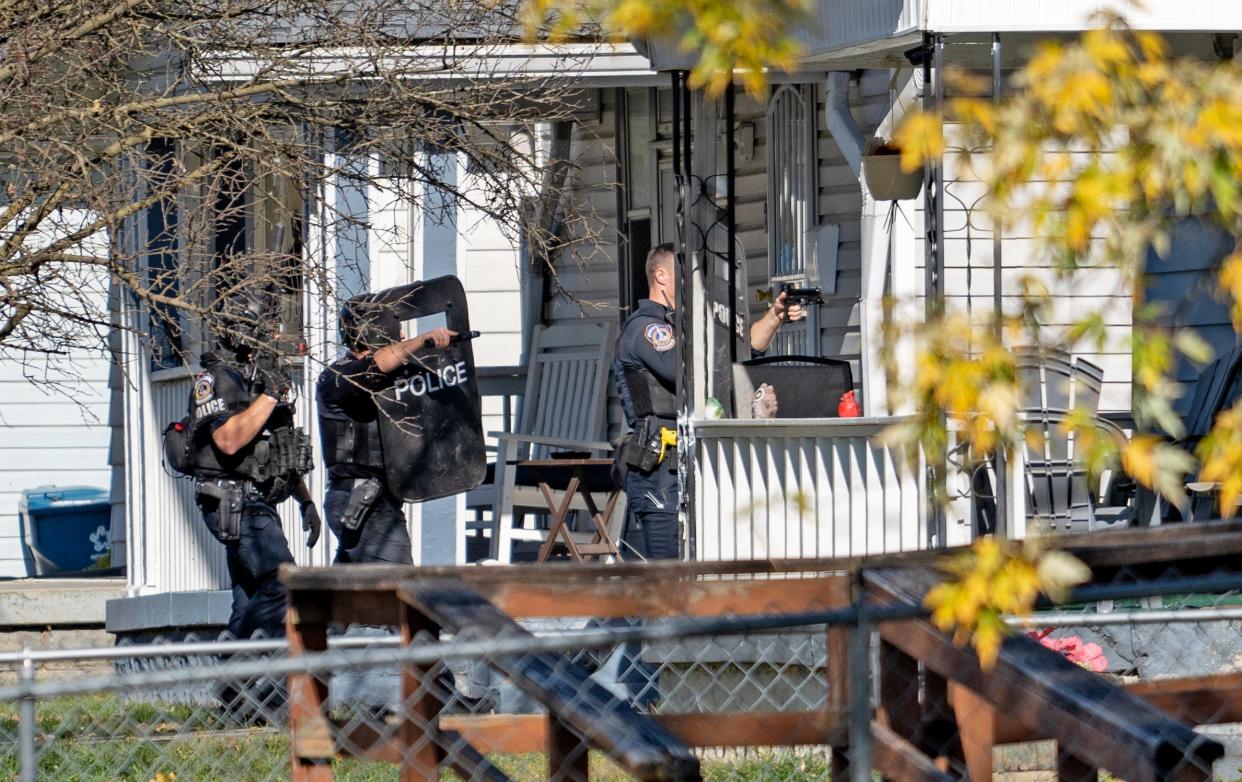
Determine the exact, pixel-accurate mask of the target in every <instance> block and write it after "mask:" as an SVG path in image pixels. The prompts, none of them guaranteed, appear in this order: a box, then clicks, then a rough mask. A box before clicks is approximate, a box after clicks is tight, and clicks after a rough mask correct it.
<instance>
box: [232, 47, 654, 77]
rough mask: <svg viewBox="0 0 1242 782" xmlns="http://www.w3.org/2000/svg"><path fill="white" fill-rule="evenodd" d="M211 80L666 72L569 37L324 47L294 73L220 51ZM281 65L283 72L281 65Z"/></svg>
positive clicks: (635, 56)
mask: <svg viewBox="0 0 1242 782" xmlns="http://www.w3.org/2000/svg"><path fill="white" fill-rule="evenodd" d="M211 66H212V68H211V78H212V79H214V80H218V81H224V82H235V81H248V80H251V79H256V78H257V79H263V80H279V79H281V78H293V79H299V80H306V79H323V80H331V79H334V78H339V77H341V76H344V75H350V77H351V78H358V79H364V78H366V77H367V74H368V73H372V72H379V71H380V70H382V69H391V71H392V72H398V73H403V74H405V78H406V79H409V80H412V81H428V82H441V83H443V82H450V83H451V82H463V83H467V84H469V83H477V82H487V81H496V80H500V79H505V80H515V79H516V80H527V81H529V82H530V83H531V85H532V87H538V86H539V85H540V84H542V83H549V82H552V83H557V82H568V81H572V83H573V85H574V86H576V87H584V88H589V87H622V86H633V87H641V86H655V85H658V84H664V83H666V82H667V77H665V76H661V75H660V74H657V73H656V71H654V70H652V68H651V64H650V62H648V60H647V58H646V57H643V56H642V55H640V54H639V53H638V52H637V51H635V49H634V47H633V46H632V45H630V44H629V43H619V42H615V43H614V42H597V41H590V42H568V43H562V44H547V43H531V44H528V43H482V44H478V45H454V46H445V45H439V44H424V45H420V46H413V47H409V48H407V49H403V50H394V51H391V52H389V53H388V54H387V55H386V57H384V58H383V59H382V60H377V59H376V57H375V53H374V52H372V51H368V50H364V49H325V50H318V51H315V52H311V53H307V54H306V55H304V56H301V57H299V58H298V60H297V63H296V71H295V72H291V73H288V74H283V73H282V74H277V73H274V71H275V70H277V68H275V67H274V64H273V63H272V62H271V61H270V60H268V59H265V58H264V57H262V56H256V55H255V54H254V53H252V52H247V51H234V52H221V53H220V54H219V55H218V57H216V58H214V59H213V61H212V63H211ZM279 70H289V69H288V68H279Z"/></svg>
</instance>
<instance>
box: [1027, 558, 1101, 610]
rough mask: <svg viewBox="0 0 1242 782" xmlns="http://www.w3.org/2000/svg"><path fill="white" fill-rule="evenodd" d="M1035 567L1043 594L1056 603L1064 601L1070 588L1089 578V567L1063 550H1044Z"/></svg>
mask: <svg viewBox="0 0 1242 782" xmlns="http://www.w3.org/2000/svg"><path fill="white" fill-rule="evenodd" d="M1036 568H1037V570H1038V571H1039V583H1040V585H1041V586H1042V587H1043V591H1044V594H1046V595H1048V597H1049V598H1051V599H1052V600H1053V601H1054V602H1057V603H1061V602H1064V601H1065V599H1066V598H1067V597H1068V596H1069V591H1070V589H1071V588H1073V587H1076V586H1078V585H1079V584H1084V583H1086V582H1087V581H1089V580H1090V579H1091V568H1089V567H1087V566H1086V565H1085V564H1084V563H1083V561H1082V560H1081V559H1079V558H1078V557H1076V556H1074V555H1073V554H1067V553H1065V552H1064V551H1048V552H1046V553H1045V554H1044V555H1043V556H1042V557H1040V558H1039V564H1038V565H1037V566H1036Z"/></svg>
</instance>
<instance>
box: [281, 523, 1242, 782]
mask: <svg viewBox="0 0 1242 782" xmlns="http://www.w3.org/2000/svg"><path fill="white" fill-rule="evenodd" d="M1068 548H1069V550H1070V551H1071V552H1072V553H1074V554H1076V555H1077V556H1079V557H1080V558H1081V559H1083V561H1085V562H1086V563H1087V564H1088V565H1089V566H1090V567H1091V568H1092V570H1093V573H1094V574H1095V576H1096V578H1098V579H1099V580H1101V581H1102V582H1105V583H1113V582H1115V581H1116V580H1117V579H1119V578H1123V577H1124V578H1128V579H1144V578H1147V579H1151V578H1159V577H1161V576H1164V575H1167V573H1168V572H1169V569H1170V567H1172V568H1173V569H1175V570H1176V571H1177V573H1178V574H1180V575H1190V574H1195V573H1207V572H1229V573H1239V572H1242V523H1223V524H1207V525H1193V526H1181V527H1165V528H1158V529H1152V530H1135V531H1132V532H1122V533H1105V534H1101V535H1093V536H1086V537H1080V538H1078V539H1075V540H1074V541H1073V544H1072V545H1071V546H1069V547H1068ZM937 556H939V555H938V554H937V553H934V552H912V553H904V554H896V555H888V556H881V557H877V558H871V559H867V560H863V559H859V558H837V559H826V560H785V561H751V562H714V563H713V562H703V563H657V564H651V565H624V564H622V565H613V566H609V565H559V564H550V565H544V566H540V567H522V566H516V567H509V568H478V567H474V568H421V569H420V568H410V567H401V566H378V565H359V566H351V567H342V568H333V569H309V568H290V569H287V570H285V571H284V572H283V574H282V577H283V579H284V581H285V583H286V585H287V586H288V588H289V615H288V630H289V636H290V652H291V653H292V654H304V653H307V652H311V651H315V650H322V649H326V646H327V643H326V641H327V633H326V628H327V626H328V624H330V623H341V624H349V623H359V624H377V625H395V626H397V627H399V628H400V630H401V635H402V638H403V640H404V641H405V643H407V644H408V643H411V642H413V641H414V638H415V635H416V634H417V632H418V631H419V630H420V629H421V630H428V631H431V632H432V633H433V634H434V633H438V632H439V631H440V630H444V631H448V632H452V631H455V630H460V629H462V628H464V627H466V626H468V625H474V626H479V627H483V628H484V629H485V630H490V631H491V632H493V633H499V632H504V633H507V634H512V633H515V632H519V631H518V630H516V629H515V628H516V625H514V620H516V619H524V618H533V617H583V616H592V617H597V618H619V617H639V618H667V617H711V616H722V615H735V614H736V615H754V614H801V613H806V612H820V611H832V610H838V609H842V608H847V607H849V606H852V605H855V604H856V603H855V601H856V600H857V599H858V598H860V597H865V599H866V600H867V603H868V604H869V605H877V604H881V603H907V604H918V603H919V602H921V600H922V596H923V595H924V594H925V592H926V589H927V588H928V587H929V586H930V585H931V584H932V583H934V581H935V575H934V570H933V567H932V566H933V564H934V562H935V560H936V558H937ZM851 627H852V626H851V625H849V624H838V625H833V626H831V627H830V629H828V630H827V639H826V648H827V655H826V660H825V662H824V663H822V665H823V667H822V668H821V675H822V676H823V677H824V681H825V685H826V692H827V697H826V700H825V702H824V705H823V707H822V708H818V709H816V710H813V711H786V712H763V711H747V710H737V711H733V712H725V713H708V714H705V713H658V714H652V715H641V714H637V713H633V712H627V711H626V710H627V709H629V707H628V706H626V705H624V704H621V703H619V702H616V701H609V700H607V699H606V698H602V697H601V698H593V699H592V698H588V699H587V700H586V702H585V703H584V702H576V701H575V699H574V698H573V697H562V696H563V695H564V694H565V693H568V692H569V691H570V690H574V691H576V690H577V689H580V688H583V687H587V686H589V685H586V684H584V683H583V681H582V677H581V674H580V673H575V672H573V671H569V670H559V671H558V670H555V669H554V667H550V666H548V665H546V664H545V665H544V667H543V668H542V669H540V670H536V671H531V670H523V669H521V666H522V662H521V661H520V660H514V659H510V660H508V661H500V662H501V665H500V666H499V667H501V668H502V670H503V671H504V672H505V673H506V674H507V675H508V676H509V677H510V678H511V680H513V681H514V683H515V684H517V685H518V686H519V687H522V688H524V689H525V690H526V691H527V692H528V693H529V694H531V695H533V696H535V697H536V699H537V700H540V701H541V702H542V703H543V704H544V705H545V706H546V707H547V709H548V712H549V714H548V715H529V714H494V715H468V714H447V713H441V712H440V711H439V709H438V704H436V703H435V702H434V701H433V700H430V699H427V698H420V697H415V696H416V695H417V694H418V693H419V692H420V691H419V688H418V684H419V682H420V676H425V675H426V672H425V671H421V670H419V669H417V668H416V667H413V666H410V667H409V668H408V669H407V670H406V672H405V676H406V686H405V688H404V694H405V695H406V696H409V697H410V700H408V701H407V706H406V707H405V711H406V712H407V713H406V722H405V723H404V724H405V728H403V730H402V731H400V732H398V733H397V734H396V735H394V736H391V737H383V736H380V735H379V733H378V732H377V731H375V730H374V729H372V728H369V727H367V726H362V727H358V728H354V729H352V730H350V731H346V730H345V729H344V728H343V726H341V725H335V724H333V723H332V721H331V720H329V718H328V714H327V712H326V709H325V706H326V704H327V696H328V693H327V684H326V683H325V682H323V681H321V680H318V679H315V678H313V677H311V676H308V675H295V676H292V677H291V678H290V684H289V690H290V731H291V737H292V742H291V746H292V753H293V778H294V779H295V780H298V781H299V782H300V781H302V780H316V782H318V781H320V780H325V781H326V780H330V779H331V775H332V766H331V761H332V759H333V758H335V757H337V756H339V755H341V754H343V753H348V754H355V755H360V756H363V757H367V758H371V759H376V760H386V761H389V762H394V763H399V764H400V765H401V766H402V779H403V780H410V779H433V778H437V776H438V774H439V771H440V769H442V768H449V767H455V768H458V770H459V771H463V770H465V771H471V769H473V770H472V771H471V773H473V774H478V775H480V776H481V777H485V778H496V777H495V774H496V773H498V772H495V770H494V769H492V768H491V766H490V762H489V756H490V755H492V754H494V753H518V752H547V753H548V756H549V757H550V758H553V759H556V758H561V757H564V756H565V754H566V746H567V745H566V736H567V735H568V734H567V731H570V730H572V731H573V732H574V733H575V735H582V734H584V733H585V734H587V740H588V742H590V743H591V744H592V745H593V746H595V747H597V748H600V749H603V750H604V751H606V752H608V753H609V755H610V756H612V757H614V759H615V758H617V757H621V756H623V755H624V753H623V752H621V751H620V749H619V747H618V746H613V745H610V744H609V743H608V740H604V739H601V734H600V733H599V732H594V733H593V732H592V731H584V730H583V727H584V725H585V724H586V722H587V721H590V720H592V719H600V720H603V719H606V718H607V719H613V720H615V721H616V724H615V725H614V727H613V729H612V730H610V731H607V732H606V733H607V734H608V735H614V734H615V735H621V736H624V735H626V733H625V730H627V729H628V728H626V727H625V726H626V725H628V726H629V727H630V728H633V729H635V730H637V731H638V733H639V734H642V735H645V736H646V737H647V738H646V740H647V741H648V742H649V743H648V744H646V745H643V746H644V751H643V753H639V754H638V755H634V756H632V757H631V761H632V762H629V763H628V768H629V770H630V771H631V773H635V774H637V775H639V776H641V777H651V778H654V777H657V776H662V775H663V776H676V777H678V778H692V777H693V773H692V767H691V766H690V765H689V764H687V762H686V759H685V756H684V755H683V754H682V750H681V747H687V748H694V747H721V746H738V747H742V746H799V745H818V746H822V747H827V748H831V750H832V755H833V765H834V774H837V775H840V774H843V773H844V772H845V771H846V769H847V768H848V764H849V760H850V756H849V750H848V748H847V746H846V745H847V743H848V728H849V721H848V714H849V711H848V708H849V706H850V705H851V704H850V702H849V698H850V695H851V687H850V686H849V678H848V676H849V674H848V671H849V662H850V661H849V659H848V650H849V648H850V642H851V640H852V639H851V638H850V633H851V632H854V631H853V630H852V629H851ZM876 629H877V630H878V632H879V636H880V641H881V655H882V660H881V664H880V668H879V673H880V693H881V697H880V701H879V703H878V709H876V712H875V717H874V722H872V724H871V725H870V731H869V733H868V735H869V736H870V740H871V742H872V753H871V759H872V762H873V765H874V767H875V768H876V769H877V770H878V771H879V772H880V773H881V774H882V775H883V776H884V777H886V778H891V779H902V780H905V779H920V780H930V779H934V780H947V779H950V778H951V777H950V775H949V774H947V773H946V768H947V767H948V766H947V764H948V763H949V762H950V761H951V760H952V758H951V757H949V756H950V755H954V754H955V753H957V754H958V755H959V760H961V761H964V764H965V766H966V767H967V769H968V771H969V775H970V776H971V777H972V778H978V779H982V778H990V773H991V748H992V746H993V745H995V744H999V743H1005V742H1009V741H1020V740H1030V739H1032V738H1052V739H1055V740H1056V741H1057V743H1058V746H1059V749H1060V758H1061V768H1062V770H1063V771H1064V772H1066V773H1070V772H1074V773H1075V774H1078V775H1083V776H1086V775H1090V774H1093V773H1094V770H1095V769H1097V768H1106V769H1108V770H1110V771H1112V772H1113V773H1115V774H1118V775H1120V776H1123V777H1124V778H1126V779H1130V780H1153V781H1154V780H1164V779H1179V780H1182V779H1184V780H1200V779H1207V778H1208V777H1209V776H1210V773H1211V763H1212V761H1213V759H1214V758H1215V757H1217V756H1218V755H1219V753H1220V745H1219V744H1216V743H1215V742H1213V741H1211V740H1210V739H1207V738H1205V737H1203V736H1202V735H1199V734H1196V733H1194V732H1193V731H1192V730H1191V727H1192V726H1193V725H1196V724H1202V723H1208V722H1222V721H1235V720H1239V719H1242V676H1239V675H1237V674H1228V675H1221V676H1214V677H1198V678H1196V679H1194V680H1177V679H1172V680H1161V681H1156V682H1144V683H1142V684H1139V685H1133V686H1131V687H1123V686H1121V685H1120V684H1118V683H1116V682H1114V681H1112V680H1110V679H1108V678H1106V677H1103V676H1099V675H1096V674H1092V673H1090V672H1088V671H1085V670H1083V669H1080V668H1077V667H1076V666H1074V665H1072V664H1071V663H1069V662H1067V661H1066V660H1065V659H1064V658H1062V657H1061V656H1060V655H1058V654H1057V653H1055V652H1052V651H1050V650H1047V649H1044V648H1043V647H1042V646H1040V645H1039V644H1037V643H1035V642H1033V641H1030V640H1029V639H1026V638H1023V637H1015V638H1011V639H1009V640H1007V641H1006V642H1005V645H1004V647H1003V649H1002V652H1001V655H1000V659H999V662H998V664H997V667H996V668H995V669H994V670H992V671H989V672H984V671H982V670H980V668H979V664H978V660H977V658H975V656H974V654H973V652H971V651H970V650H969V649H964V648H961V647H958V646H955V645H954V644H953V643H952V642H951V640H950V639H949V638H948V637H946V636H945V635H944V634H942V633H940V632H939V631H937V630H936V629H935V628H933V627H932V626H931V625H930V624H928V623H927V622H925V621H923V620H920V619H914V620H902V621H899V622H883V623H880V624H879V625H878V626H877V628H876ZM870 631H871V630H870V629H868V630H867V632H868V633H869V632H870ZM489 662H492V663H493V664H496V663H497V661H495V660H489ZM544 662H545V663H547V661H546V660H545V661H544ZM566 688H569V689H566ZM856 689H857V690H858V692H854V693H853V694H854V695H856V696H858V695H860V693H861V697H867V698H868V702H867V703H866V704H865V707H866V708H867V709H868V710H870V709H871V704H870V701H869V689H868V688H867V687H858V688H856ZM556 693H560V695H557V694H556ZM411 708H412V709H413V710H414V712H416V713H417V715H418V716H419V719H418V720H413V719H409V716H410V714H412V713H413V712H409V709H411ZM584 708H585V709H586V711H585V712H584V711H583V709H584ZM592 710H594V712H592ZM621 712H625V713H624V714H622V713H621ZM618 715H619V716H618ZM928 719H940V720H942V722H944V723H945V724H947V725H948V727H949V729H950V730H951V731H954V732H955V735H958V736H960V749H951V750H945V752H937V751H935V750H934V748H929V747H928V745H927V743H926V741H925V740H924V738H925V737H921V736H920V730H922V729H923V728H925V727H926V725H925V722H926V720H928ZM617 726H620V727H617ZM942 727H943V725H942ZM618 731H619V734H618ZM644 731H646V732H645V733H644ZM593 735H594V739H595V740H592V736H593ZM445 737H450V738H451V740H450V741H445ZM653 737H654V738H653ZM657 739H658V740H657ZM614 742H615V740H614ZM635 746H637V745H635ZM415 749H421V750H424V751H423V752H416V751H414V750H415ZM640 758H645V760H642V762H640ZM661 758H663V759H664V761H667V763H666V765H661V763H660V762H659V759H661ZM554 762H555V761H554ZM623 763H625V761H623ZM679 764H680V765H679ZM656 766H660V768H661V769H663V770H657V769H656ZM550 771H553V772H556V774H555V775H556V776H560V777H562V778H567V779H575V780H576V779H585V778H586V774H587V770H586V769H585V768H584V767H583V766H582V765H581V764H573V763H571V764H567V765H565V767H563V768H559V769H558V768H551V769H550ZM674 771H676V773H673V772H674ZM838 778H842V777H838Z"/></svg>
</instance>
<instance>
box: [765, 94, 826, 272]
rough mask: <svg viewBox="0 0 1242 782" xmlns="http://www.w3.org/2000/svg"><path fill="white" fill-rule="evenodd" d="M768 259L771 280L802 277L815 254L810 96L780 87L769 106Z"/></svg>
mask: <svg viewBox="0 0 1242 782" xmlns="http://www.w3.org/2000/svg"><path fill="white" fill-rule="evenodd" d="M767 124H768V143H767V152H768V259H769V264H770V268H771V271H772V279H773V280H774V281H792V280H800V279H802V278H804V277H805V274H806V270H807V267H808V265H809V264H810V263H811V261H812V254H813V253H814V252H815V236H814V227H815V222H816V214H815V188H816V185H815V165H816V156H815V95H814V92H813V91H812V88H810V87H809V86H807V85H791V84H787V85H784V86H782V87H780V88H779V89H778V90H777V91H776V92H775V93H774V94H773V95H772V99H771V101H770V102H769V103H768V112H767Z"/></svg>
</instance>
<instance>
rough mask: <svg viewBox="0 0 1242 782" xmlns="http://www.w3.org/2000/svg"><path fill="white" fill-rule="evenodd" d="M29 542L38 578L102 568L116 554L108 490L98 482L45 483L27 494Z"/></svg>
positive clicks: (25, 514)
mask: <svg viewBox="0 0 1242 782" xmlns="http://www.w3.org/2000/svg"><path fill="white" fill-rule="evenodd" d="M21 511H22V516H23V517H24V520H25V538H26V545H27V546H29V547H30V551H31V554H32V555H33V556H34V565H35V572H34V575H36V576H50V575H53V574H55V573H72V572H75V571H79V570H89V569H91V568H98V567H99V566H100V560H101V559H102V558H104V557H106V556H108V555H110V554H111V553H112V543H111V540H110V536H109V529H110V528H111V526H112V508H111V504H110V502H109V497H108V491H107V490H106V489H97V488H95V487H93V486H41V487H39V488H37V489H27V490H26V491H23V492H22V504H21Z"/></svg>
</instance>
